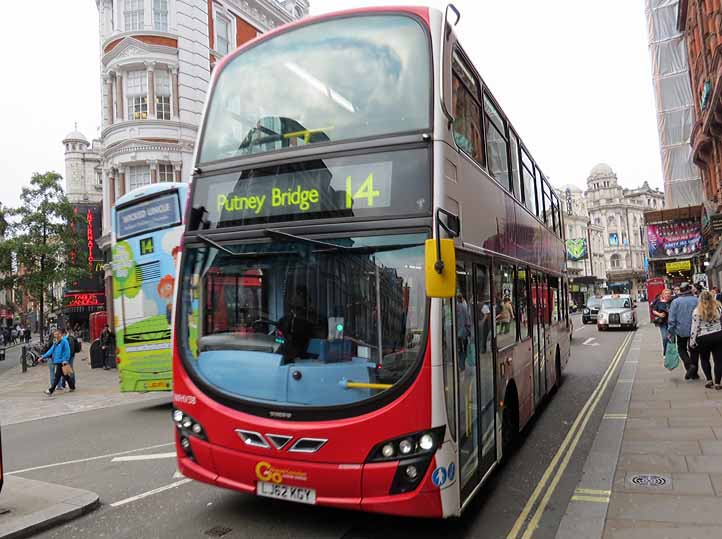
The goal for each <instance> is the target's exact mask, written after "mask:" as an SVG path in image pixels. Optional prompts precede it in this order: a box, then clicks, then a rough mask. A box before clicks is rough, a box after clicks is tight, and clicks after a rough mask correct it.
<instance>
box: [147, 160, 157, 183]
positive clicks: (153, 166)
mask: <svg viewBox="0 0 722 539" xmlns="http://www.w3.org/2000/svg"><path fill="white" fill-rule="evenodd" d="M148 166H149V167H150V183H158V161H156V160H151V161H148Z"/></svg>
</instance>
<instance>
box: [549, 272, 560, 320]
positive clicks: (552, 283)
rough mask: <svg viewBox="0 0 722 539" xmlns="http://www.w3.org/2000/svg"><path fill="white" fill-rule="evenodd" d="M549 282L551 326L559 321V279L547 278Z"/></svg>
mask: <svg viewBox="0 0 722 539" xmlns="http://www.w3.org/2000/svg"><path fill="white" fill-rule="evenodd" d="M547 279H548V282H549V294H550V295H551V298H550V300H551V305H550V307H551V310H552V312H551V315H552V324H556V323H558V322H559V321H560V320H561V316H560V311H559V279H558V278H557V277H547Z"/></svg>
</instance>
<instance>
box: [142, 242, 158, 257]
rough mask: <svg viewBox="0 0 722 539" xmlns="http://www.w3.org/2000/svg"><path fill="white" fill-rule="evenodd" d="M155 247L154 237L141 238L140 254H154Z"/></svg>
mask: <svg viewBox="0 0 722 539" xmlns="http://www.w3.org/2000/svg"><path fill="white" fill-rule="evenodd" d="M154 250H155V249H154V248H153V238H143V239H142V240H140V255H141V256H144V255H149V254H153V251H154Z"/></svg>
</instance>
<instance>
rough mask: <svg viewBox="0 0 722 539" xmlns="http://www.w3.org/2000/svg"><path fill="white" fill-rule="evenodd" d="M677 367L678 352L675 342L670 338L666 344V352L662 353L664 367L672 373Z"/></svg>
mask: <svg viewBox="0 0 722 539" xmlns="http://www.w3.org/2000/svg"><path fill="white" fill-rule="evenodd" d="M678 365H679V352H678V351H677V341H676V339H674V337H673V338H671V339H670V340H669V342H668V343H667V351H666V352H665V353H664V367H665V368H666V369H668V370H670V371H673V370H674V369H676V368H677V366H678Z"/></svg>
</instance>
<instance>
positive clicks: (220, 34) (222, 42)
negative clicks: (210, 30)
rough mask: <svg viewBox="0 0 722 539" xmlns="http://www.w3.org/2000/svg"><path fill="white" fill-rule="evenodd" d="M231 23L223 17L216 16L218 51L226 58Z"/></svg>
mask: <svg viewBox="0 0 722 539" xmlns="http://www.w3.org/2000/svg"><path fill="white" fill-rule="evenodd" d="M230 30H231V22H230V21H229V20H228V19H226V18H225V17H223V16H222V15H216V51H217V52H219V53H220V54H221V56H224V55H226V54H228V45H229V43H230V41H231V40H230V37H229V34H230Z"/></svg>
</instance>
